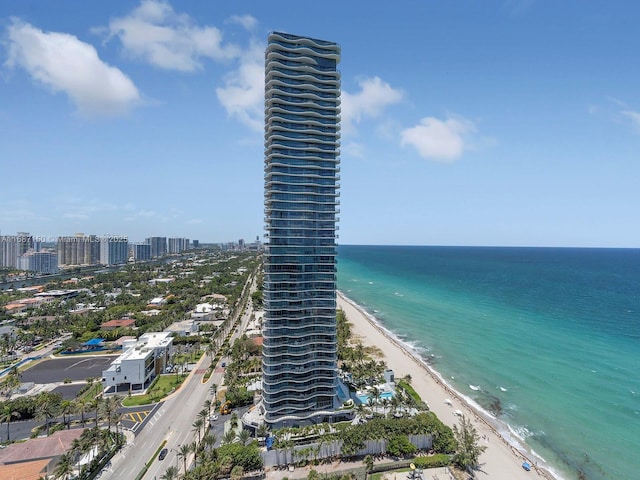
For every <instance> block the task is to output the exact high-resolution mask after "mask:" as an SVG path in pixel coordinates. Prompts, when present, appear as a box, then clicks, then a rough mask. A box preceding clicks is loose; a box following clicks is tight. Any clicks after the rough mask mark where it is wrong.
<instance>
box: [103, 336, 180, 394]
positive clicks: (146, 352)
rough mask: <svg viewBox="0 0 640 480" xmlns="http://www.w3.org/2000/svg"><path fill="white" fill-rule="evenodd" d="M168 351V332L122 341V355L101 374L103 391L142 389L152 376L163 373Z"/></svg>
mask: <svg viewBox="0 0 640 480" xmlns="http://www.w3.org/2000/svg"><path fill="white" fill-rule="evenodd" d="M172 350H173V337H172V336H171V333H170V332H153V333H145V334H144V335H142V336H141V337H140V338H139V339H138V341H136V340H135V339H134V340H127V341H125V342H124V345H123V353H122V355H120V356H119V357H118V358H116V359H115V360H114V361H113V362H112V363H111V365H109V368H107V369H106V370H104V371H103V372H102V385H103V387H104V389H105V390H108V389H109V388H114V387H116V388H117V389H118V390H120V391H122V388H123V387H124V388H126V389H127V390H128V389H131V390H144V389H145V388H147V387H148V386H149V383H151V380H153V379H154V378H155V377H156V375H159V374H161V373H162V372H164V370H165V368H166V366H167V364H168V363H169V357H170V355H171V352H172Z"/></svg>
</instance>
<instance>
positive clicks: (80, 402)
mask: <svg viewBox="0 0 640 480" xmlns="http://www.w3.org/2000/svg"><path fill="white" fill-rule="evenodd" d="M73 404H74V410H75V412H76V413H79V414H80V421H81V422H82V428H84V423H85V421H84V414H85V413H87V409H88V408H89V402H88V401H87V400H86V399H84V398H82V397H80V398H78V399H77V400H76V401H75V402H74V403H73Z"/></svg>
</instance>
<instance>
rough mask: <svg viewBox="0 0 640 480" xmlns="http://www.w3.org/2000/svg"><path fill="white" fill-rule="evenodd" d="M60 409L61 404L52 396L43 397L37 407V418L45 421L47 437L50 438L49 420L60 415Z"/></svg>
mask: <svg viewBox="0 0 640 480" xmlns="http://www.w3.org/2000/svg"><path fill="white" fill-rule="evenodd" d="M59 409H60V404H59V403H58V402H57V401H56V398H55V397H53V396H51V395H44V396H42V397H41V399H40V402H39V403H38V404H37V406H36V418H37V419H43V420H44V421H45V426H46V430H47V437H48V436H49V420H50V419H52V418H55V417H56V416H57V415H58V413H59Z"/></svg>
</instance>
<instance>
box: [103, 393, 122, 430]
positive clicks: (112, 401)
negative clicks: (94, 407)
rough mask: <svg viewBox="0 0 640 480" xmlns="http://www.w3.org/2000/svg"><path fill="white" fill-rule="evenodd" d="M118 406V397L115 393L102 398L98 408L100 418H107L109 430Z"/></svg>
mask: <svg viewBox="0 0 640 480" xmlns="http://www.w3.org/2000/svg"><path fill="white" fill-rule="evenodd" d="M119 406H120V397H119V396H117V395H115V396H113V397H107V398H105V399H103V400H102V402H101V404H100V410H101V413H102V418H103V419H106V420H107V430H109V431H111V421H112V420H113V419H114V414H115V413H116V411H117V409H118V407H119Z"/></svg>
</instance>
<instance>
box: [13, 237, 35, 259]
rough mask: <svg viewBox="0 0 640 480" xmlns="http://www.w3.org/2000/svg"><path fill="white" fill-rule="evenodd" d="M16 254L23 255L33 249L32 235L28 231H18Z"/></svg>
mask: <svg viewBox="0 0 640 480" xmlns="http://www.w3.org/2000/svg"><path fill="white" fill-rule="evenodd" d="M17 237H18V255H24V254H25V253H27V251H29V250H31V249H33V247H34V242H33V237H32V236H31V235H30V234H29V233H28V232H18V235H17Z"/></svg>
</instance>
